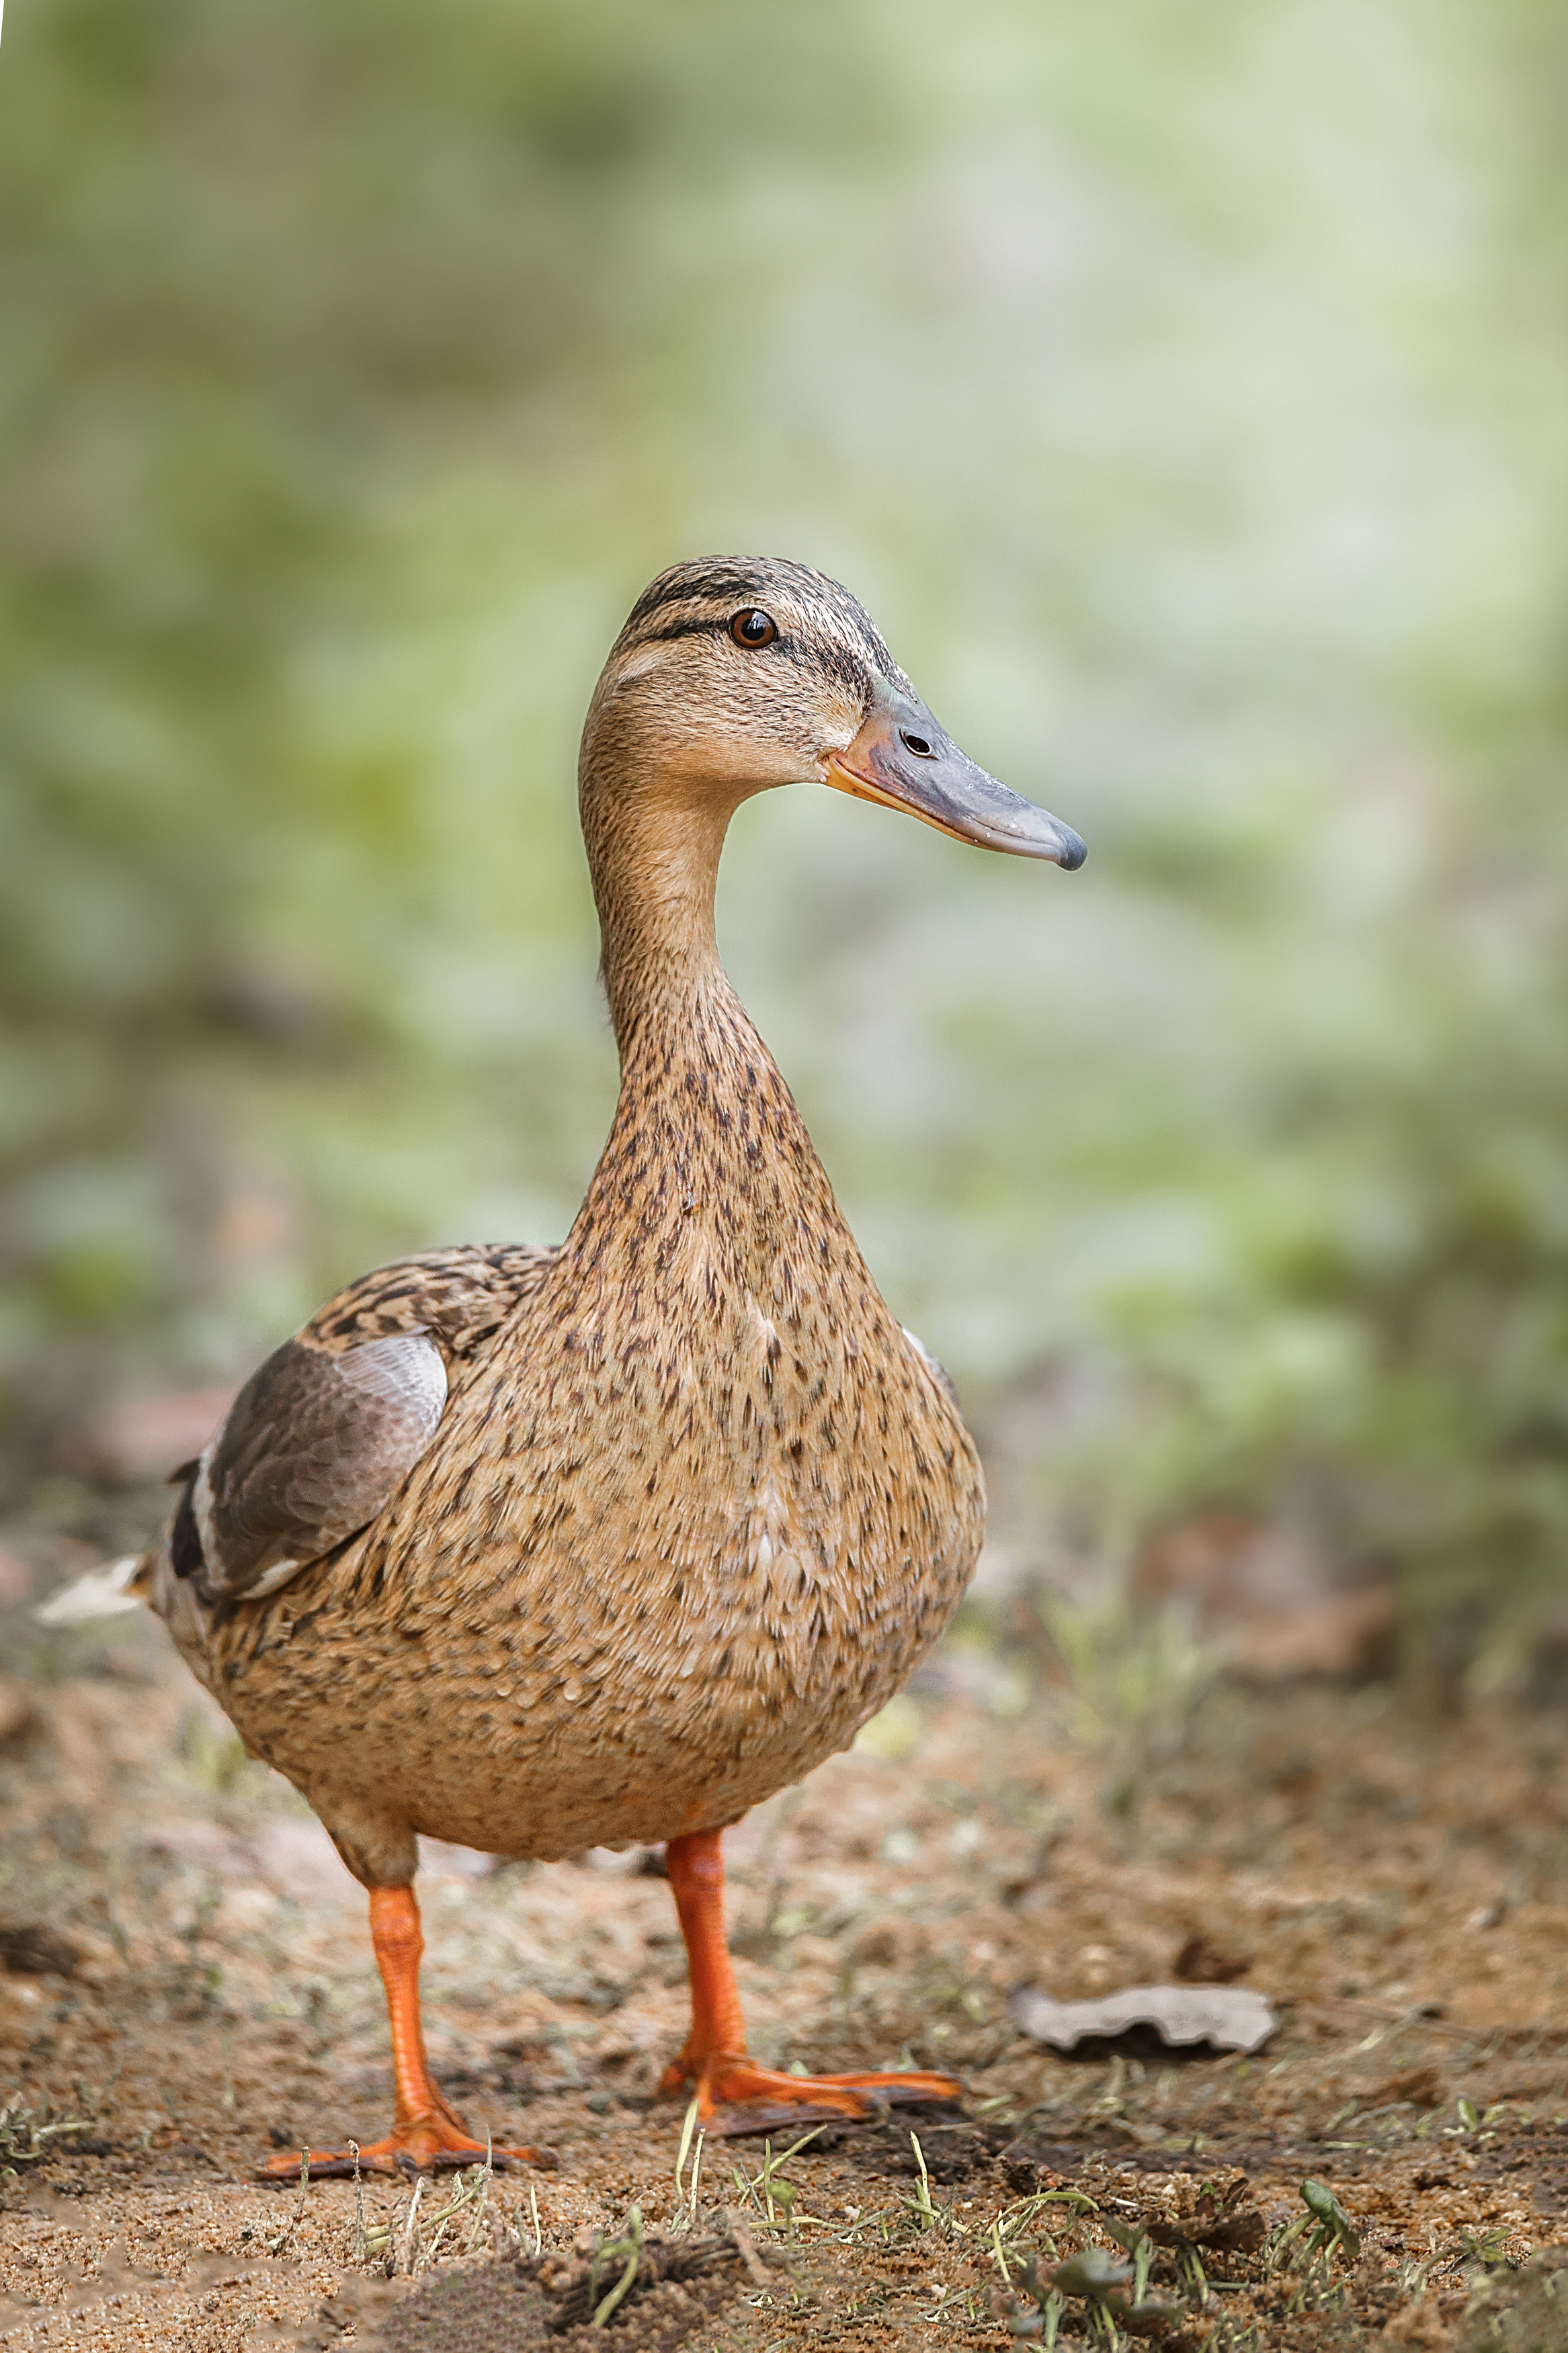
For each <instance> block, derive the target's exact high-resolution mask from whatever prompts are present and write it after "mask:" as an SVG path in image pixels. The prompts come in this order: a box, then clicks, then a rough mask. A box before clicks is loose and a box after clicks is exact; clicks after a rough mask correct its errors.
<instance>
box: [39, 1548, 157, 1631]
mask: <svg viewBox="0 0 1568 2353" xmlns="http://www.w3.org/2000/svg"><path fill="white" fill-rule="evenodd" d="M141 1566H142V1556H141V1554H140V1553H135V1552H131V1553H127V1554H126V1556H125V1557H124V1559H123V1560H111V1561H110V1563H109V1564H108V1566H107V1567H103V1568H89V1569H86V1570H84V1571H83V1573H82V1575H81V1576H80V1577H73V1578H72V1579H71V1582H70V1583H69V1584H68V1585H64V1586H62V1587H61V1588H60V1590H59V1591H58V1593H56V1594H52V1595H51V1596H50V1598H49V1599H48V1600H47V1601H41V1602H40V1603H39V1604H38V1607H37V1609H35V1610H34V1612H33V1616H34V1617H35V1619H36V1620H37V1622H38V1624H39V1625H40V1626H85V1625H87V1624H88V1623H89V1620H91V1619H94V1618H118V1617H119V1616H120V1614H121V1611H122V1610H125V1609H141V1608H142V1597H141V1595H140V1594H139V1593H130V1592H127V1590H126V1588H127V1587H128V1586H129V1585H130V1584H131V1582H132V1578H133V1577H135V1575H136V1572H137V1570H138V1569H139V1568H140V1567H141Z"/></svg>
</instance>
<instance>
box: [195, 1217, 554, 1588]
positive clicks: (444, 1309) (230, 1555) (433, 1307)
mask: <svg viewBox="0 0 1568 2353" xmlns="http://www.w3.org/2000/svg"><path fill="white" fill-rule="evenodd" d="M555 1255H556V1254H555V1252H554V1251H553V1250H528V1249H522V1248H494V1249H487V1248H483V1247H473V1248H468V1249H464V1250H430V1251H426V1252H425V1253H424V1254H423V1255H421V1256H420V1257H417V1258H407V1259H400V1260H398V1261H396V1262H395V1264H394V1265H391V1266H384V1267H378V1268H377V1269H376V1271H374V1273H373V1274H367V1275H364V1276H362V1277H361V1279H360V1281H359V1282H353V1283H350V1284H349V1286H348V1288H347V1289H346V1290H344V1291H340V1292H339V1293H337V1294H336V1296H335V1297H334V1298H331V1299H330V1300H328V1302H327V1303H326V1305H325V1306H324V1307H322V1308H321V1310H320V1311H319V1312H318V1313H317V1314H315V1315H313V1316H312V1317H311V1319H310V1323H309V1324H306V1325H305V1326H304V1328H303V1329H302V1330H301V1331H300V1332H299V1333H297V1334H296V1335H295V1336H294V1337H293V1339H291V1340H285V1342H284V1343H283V1345H282V1346H281V1347H280V1348H277V1349H275V1350H274V1351H273V1353H272V1355H271V1356H268V1359H267V1361H266V1363H265V1364H263V1365H261V1366H258V1368H257V1370H256V1371H255V1372H254V1373H253V1374H252V1375H251V1377H250V1378H249V1380H247V1383H246V1384H245V1387H244V1388H242V1389H241V1390H240V1392H239V1395H238V1396H237V1398H236V1399H235V1401H234V1403H233V1405H232V1406H231V1407H230V1408H229V1409H228V1412H227V1413H226V1416H225V1417H224V1419H223V1421H222V1423H221V1425H220V1426H219V1428H218V1429H217V1430H216V1431H215V1432H214V1434H213V1437H212V1438H211V1440H209V1441H208V1443H207V1445H206V1447H205V1449H204V1451H203V1452H202V1454H201V1456H200V1457H199V1459H198V1460H197V1461H195V1462H188V1463H185V1464H183V1465H182V1467H181V1469H180V1470H178V1471H177V1472H175V1473H174V1478H175V1480H176V1481H179V1482H183V1483H184V1493H183V1494H182V1496H181V1498H180V1501H179V1504H178V1506H177V1507H176V1510H175V1513H174V1526H173V1528H172V1529H171V1531H170V1536H169V1559H170V1566H171V1567H173V1569H174V1575H175V1576H176V1577H182V1578H189V1579H190V1580H191V1581H192V1583H193V1585H194V1587H195V1591H196V1593H197V1594H198V1595H199V1596H200V1598H201V1599H202V1600H204V1601H217V1600H231V1601H233V1600H247V1599H248V1600H255V1599H258V1598H259V1597H260V1596H261V1595H263V1594H266V1593H272V1592H275V1591H276V1590H277V1588H279V1586H280V1585H284V1584H286V1583H287V1582H288V1580H289V1577H294V1576H296V1575H297V1574H298V1573H299V1571H300V1569H302V1568H304V1567H307V1566H308V1564H309V1563H310V1562H311V1561H313V1560H319V1559H320V1558H321V1556H322V1555H323V1554H324V1553H329V1552H331V1550H332V1549H333V1548H334V1546H338V1545H341V1544H343V1543H345V1542H346V1541H347V1539H348V1538H349V1537H350V1536H352V1535H357V1534H358V1532H359V1531H360V1529H362V1528H363V1527H365V1526H367V1525H369V1523H370V1522H371V1521H372V1520H374V1517H375V1516H376V1514H377V1513H378V1512H380V1511H381V1510H382V1509H383V1507H384V1505H385V1504H388V1503H389V1502H390V1501H391V1499H392V1497H393V1496H394V1495H395V1493H396V1492H397V1489H398V1488H399V1487H400V1486H401V1484H402V1483H403V1481H404V1480H405V1478H406V1477H407V1475H408V1473H409V1472H410V1471H411V1470H412V1469H413V1467H414V1465H415V1463H416V1462H417V1461H418V1460H419V1458H420V1456H421V1455H422V1454H423V1453H424V1452H425V1450H426V1447H427V1446H428V1445H429V1443H430V1441H431V1440H432V1439H433V1438H434V1437H435V1435H436V1431H437V1428H438V1427H439V1424H440V1420H441V1415H442V1412H443V1410H444V1409H445V1406H446V1402H447V1388H448V1386H449V1382H450V1379H451V1377H452V1374H453V1372H454V1370H455V1369H456V1368H457V1367H458V1366H461V1365H463V1364H465V1363H467V1362H471V1361H472V1360H473V1359H474V1358H475V1357H476V1356H479V1354H480V1353H481V1352H482V1350H483V1348H484V1345H485V1343H486V1342H487V1341H488V1340H489V1339H490V1338H491V1336H492V1335H494V1334H495V1333H496V1332H497V1331H498V1330H499V1329H500V1325H501V1324H503V1323H505V1322H506V1320H507V1318H508V1317H509V1316H510V1315H511V1314H513V1312H514V1311H515V1310H516V1309H517V1308H518V1307H520V1306H521V1305H522V1304H523V1303H524V1302H525V1301H526V1300H527V1299H529V1298H530V1297H531V1295H532V1293H534V1292H535V1291H536V1290H537V1289H538V1287H539V1285H540V1283H541V1282H542V1281H543V1279H544V1276H545V1273H546V1271H548V1269H549V1267H550V1265H551V1264H552V1261H553V1260H554V1257H555Z"/></svg>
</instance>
